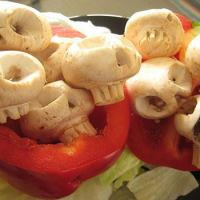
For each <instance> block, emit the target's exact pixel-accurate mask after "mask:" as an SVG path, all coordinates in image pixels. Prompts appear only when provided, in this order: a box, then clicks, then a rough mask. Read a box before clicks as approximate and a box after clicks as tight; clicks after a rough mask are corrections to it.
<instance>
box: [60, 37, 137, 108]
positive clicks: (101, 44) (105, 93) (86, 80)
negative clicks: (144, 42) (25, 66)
mask: <svg viewBox="0 0 200 200" xmlns="http://www.w3.org/2000/svg"><path fill="white" fill-rule="evenodd" d="M140 64H141V56H140V55H139V53H138V52H137V50H136V49H135V47H134V46H133V45H132V44H131V42H129V41H128V40H127V39H125V38H124V37H122V36H117V35H114V34H105V35H101V36H94V37H87V38H85V39H82V40H80V41H79V42H76V43H74V44H72V45H71V46H70V47H69V49H68V51H67V53H66V57H65V59H64V63H63V65H62V72H63V76H64V79H65V81H66V82H68V83H70V84H71V85H73V86H74V87H79V88H86V89H88V90H90V91H91V92H92V95H93V98H94V101H95V104H96V105H106V104H111V103H115V102H117V101H121V100H122V99H123V98H124V90H123V87H124V82H125V80H126V79H127V78H129V77H130V76H132V75H134V74H135V73H137V72H138V70H139V68H140Z"/></svg>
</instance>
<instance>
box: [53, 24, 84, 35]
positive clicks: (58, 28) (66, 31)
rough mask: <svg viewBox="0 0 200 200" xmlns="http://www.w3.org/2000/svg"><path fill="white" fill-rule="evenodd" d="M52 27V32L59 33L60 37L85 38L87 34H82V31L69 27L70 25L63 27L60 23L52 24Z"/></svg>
mask: <svg viewBox="0 0 200 200" xmlns="http://www.w3.org/2000/svg"><path fill="white" fill-rule="evenodd" d="M51 29H52V34H53V35H57V36H60V37H67V38H75V37H78V38H84V37H85V35H84V34H82V33H81V32H79V31H77V30H74V29H72V28H68V27H62V26H60V25H52V26H51Z"/></svg>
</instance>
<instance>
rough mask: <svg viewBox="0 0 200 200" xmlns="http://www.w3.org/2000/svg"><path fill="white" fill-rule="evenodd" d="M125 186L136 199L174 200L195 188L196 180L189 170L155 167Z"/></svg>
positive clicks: (196, 185)
mask: <svg viewBox="0 0 200 200" xmlns="http://www.w3.org/2000/svg"><path fill="white" fill-rule="evenodd" d="M127 187H128V188H129V190H130V191H131V192H133V194H134V195H135V197H136V199H137V200H147V199H148V200H160V199H162V200H176V199H177V198H178V197H179V196H184V195H186V194H188V193H190V192H191V191H192V190H194V189H195V188H197V187H198V182H197V181H196V180H195V178H194V176H193V175H192V174H191V173H190V172H184V171H179V170H175V169H172V168H167V167H157V168H154V169H153V170H151V171H148V172H146V173H144V174H142V175H140V176H138V177H136V178H135V179H133V180H132V181H130V182H129V183H128V185H127Z"/></svg>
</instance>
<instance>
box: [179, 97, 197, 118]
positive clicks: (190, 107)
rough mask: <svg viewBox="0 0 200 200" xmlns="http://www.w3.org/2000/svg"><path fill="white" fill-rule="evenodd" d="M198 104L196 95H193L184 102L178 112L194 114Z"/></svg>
mask: <svg viewBox="0 0 200 200" xmlns="http://www.w3.org/2000/svg"><path fill="white" fill-rule="evenodd" d="M196 106H197V99H196V98H194V97H191V98H190V99H189V100H187V101H186V102H185V103H183V104H182V105H181V106H180V108H179V110H178V113H182V114H186V115H189V114H192V113H193V112H194V110H195V108H196Z"/></svg>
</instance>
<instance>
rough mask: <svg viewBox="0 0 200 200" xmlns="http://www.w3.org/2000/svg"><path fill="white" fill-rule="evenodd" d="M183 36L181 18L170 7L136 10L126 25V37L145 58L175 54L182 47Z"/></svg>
mask: <svg viewBox="0 0 200 200" xmlns="http://www.w3.org/2000/svg"><path fill="white" fill-rule="evenodd" d="M183 36H184V30H183V27H182V25H181V22H180V20H179V19H178V17H177V16H176V15H175V14H174V13H173V12H172V11H170V10H168V9H151V10H145V11H140V12H136V13H135V14H133V15H132V16H131V17H130V19H129V20H128V22H127V24H126V27H125V37H126V38H128V39H129V40H130V41H132V42H133V44H134V45H135V46H136V48H137V49H138V51H139V52H140V53H141V55H142V56H143V58H145V59H149V58H154V57H165V56H166V57H167V56H169V57H170V56H173V55H175V54H176V53H177V52H178V51H179V49H180V48H181V45H182V42H183Z"/></svg>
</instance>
